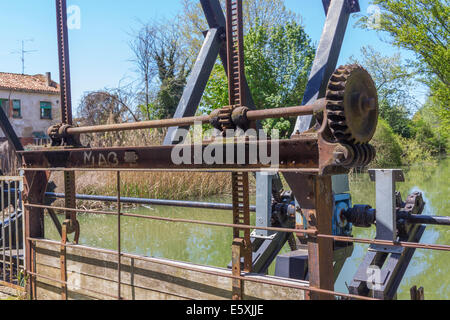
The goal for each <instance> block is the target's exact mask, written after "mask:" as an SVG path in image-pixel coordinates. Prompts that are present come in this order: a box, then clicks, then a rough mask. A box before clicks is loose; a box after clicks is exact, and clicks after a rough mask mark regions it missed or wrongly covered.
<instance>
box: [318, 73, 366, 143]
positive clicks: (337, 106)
mask: <svg viewBox="0 0 450 320" xmlns="http://www.w3.org/2000/svg"><path fill="white" fill-rule="evenodd" d="M357 69H362V67H361V66H360V65H357V64H352V65H349V66H339V68H338V69H337V70H336V71H335V72H334V73H333V75H332V76H331V78H330V82H329V83H328V88H327V92H326V99H327V118H328V127H329V128H330V130H331V133H332V134H333V136H334V138H335V139H336V140H337V141H336V142H339V143H345V144H355V143H356V144H360V143H364V142H365V141H357V139H356V138H355V137H354V136H353V134H352V132H350V129H349V127H348V125H347V122H346V121H347V117H346V116H345V110H344V96H345V88H346V85H347V80H348V79H349V77H350V75H351V74H352V72H354V71H355V70H357Z"/></svg>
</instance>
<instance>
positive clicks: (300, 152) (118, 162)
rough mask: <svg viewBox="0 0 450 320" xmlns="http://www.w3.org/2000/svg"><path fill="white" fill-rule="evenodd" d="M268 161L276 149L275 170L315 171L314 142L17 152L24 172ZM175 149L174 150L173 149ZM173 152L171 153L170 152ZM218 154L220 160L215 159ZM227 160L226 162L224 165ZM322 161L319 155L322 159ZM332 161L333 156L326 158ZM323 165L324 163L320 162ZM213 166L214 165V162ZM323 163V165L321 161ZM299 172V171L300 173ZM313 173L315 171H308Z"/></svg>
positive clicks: (207, 166)
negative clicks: (177, 158) (208, 157)
mask: <svg viewBox="0 0 450 320" xmlns="http://www.w3.org/2000/svg"><path fill="white" fill-rule="evenodd" d="M266 146H267V153H266V154H267V156H268V159H269V160H270V159H271V156H272V152H273V151H275V150H276V147H277V146H279V149H278V150H279V159H274V161H277V162H279V166H278V167H277V166H276V164H274V165H275V166H276V168H278V169H283V168H284V169H318V168H319V143H318V141H317V139H314V138H305V139H290V140H269V141H252V140H250V141H245V142H237V143H224V144H216V145H215V144H214V142H213V143H209V144H208V143H204V144H198V145H183V146H178V147H177V146H154V147H129V148H126V147H121V148H93V149H50V150H42V151H25V152H20V155H21V156H22V157H23V165H24V169H42V168H49V169H51V168H55V169H56V168H67V169H70V168H77V169H82V168H89V169H166V170H170V169H186V170H189V169H212V170H219V169H238V168H242V169H264V168H272V167H274V166H273V165H272V164H273V163H272V164H271V163H269V164H263V163H261V161H262V160H264V159H262V157H261V156H260V154H261V153H263V154H264V153H265V150H266V149H265V147H266ZM213 147H214V148H216V151H215V153H216V156H215V157H214V158H215V159H217V160H218V161H219V162H221V163H219V164H218V163H213V164H207V163H205V161H204V160H205V159H204V157H203V159H199V158H198V157H199V155H208V154H209V155H210V154H211V153H212V148H213ZM175 148H178V149H175ZM174 149H175V150H174ZM221 153H222V156H220V158H219V155H220V154H221ZM172 154H178V155H179V156H180V158H183V161H184V163H180V164H178V163H174V161H173V159H172ZM227 156H228V158H229V159H228V162H227ZM324 157H326V155H323V156H322V158H324ZM328 158H329V159H328V160H330V161H331V160H332V158H333V154H332V153H329V154H328ZM321 161H322V162H324V160H321ZM216 162H217V161H216ZM325 162H326V161H325ZM300 171H301V170H300ZM312 171H316V170H312Z"/></svg>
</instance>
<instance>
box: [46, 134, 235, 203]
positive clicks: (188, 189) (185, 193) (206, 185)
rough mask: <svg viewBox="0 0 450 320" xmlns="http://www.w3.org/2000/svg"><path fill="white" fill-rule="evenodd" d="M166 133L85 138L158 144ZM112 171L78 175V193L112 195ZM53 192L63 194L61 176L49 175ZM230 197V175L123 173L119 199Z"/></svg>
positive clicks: (97, 143)
mask: <svg viewBox="0 0 450 320" xmlns="http://www.w3.org/2000/svg"><path fill="white" fill-rule="evenodd" d="M164 136H165V130H136V131H128V132H120V133H107V134H96V135H91V136H87V137H84V141H83V144H85V145H88V144H89V145H90V146H91V147H111V146H115V147H119V146H150V145H161V143H162V141H163V139H164ZM116 179H117V178H116V173H114V172H77V173H76V185H77V193H82V194H89V195H106V196H115V195H116V194H117V180H116ZM52 180H53V182H55V184H56V186H57V189H56V192H64V189H63V186H64V183H63V182H64V179H63V174H62V173H58V172H55V173H53V175H52ZM229 194H231V174H230V173H204V172H126V171H124V172H122V173H121V196H123V197H138V198H151V199H176V200H188V199H189V200H191V199H202V198H208V197H212V196H217V195H229Z"/></svg>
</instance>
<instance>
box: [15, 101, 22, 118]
mask: <svg viewBox="0 0 450 320" xmlns="http://www.w3.org/2000/svg"><path fill="white" fill-rule="evenodd" d="M13 118H16V119H18V118H22V111H21V105H20V100H13Z"/></svg>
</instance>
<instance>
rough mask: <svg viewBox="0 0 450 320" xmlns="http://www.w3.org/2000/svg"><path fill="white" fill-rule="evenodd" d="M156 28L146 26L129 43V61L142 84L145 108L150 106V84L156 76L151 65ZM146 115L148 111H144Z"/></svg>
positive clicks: (152, 64)
mask: <svg viewBox="0 0 450 320" xmlns="http://www.w3.org/2000/svg"><path fill="white" fill-rule="evenodd" d="M156 32H157V31H156V28H155V27H153V26H151V25H149V24H147V25H142V27H141V29H140V30H138V31H134V32H133V33H134V39H133V40H132V41H130V43H129V47H130V49H131V50H132V52H133V55H134V57H133V59H131V61H132V62H133V63H134V65H135V66H136V72H137V73H138V74H139V76H140V77H141V78H142V82H143V83H144V102H145V106H148V105H149V104H150V82H151V81H152V80H153V77H154V76H155V74H156V70H155V67H154V63H153V51H154V47H155V38H156ZM146 112H147V113H148V110H146Z"/></svg>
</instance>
